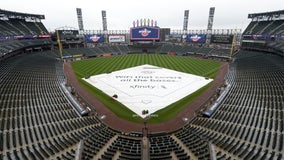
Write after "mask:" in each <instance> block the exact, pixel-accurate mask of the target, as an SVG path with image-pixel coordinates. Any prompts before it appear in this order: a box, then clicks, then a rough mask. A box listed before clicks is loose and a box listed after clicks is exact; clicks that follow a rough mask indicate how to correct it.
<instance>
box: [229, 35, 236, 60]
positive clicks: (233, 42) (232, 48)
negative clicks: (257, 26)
mask: <svg viewBox="0 0 284 160" xmlns="http://www.w3.org/2000/svg"><path fill="white" fill-rule="evenodd" d="M235 39H236V30H235V32H234V36H233V41H232V46H231V51H230V61H232V56H233V52H234V48H235Z"/></svg>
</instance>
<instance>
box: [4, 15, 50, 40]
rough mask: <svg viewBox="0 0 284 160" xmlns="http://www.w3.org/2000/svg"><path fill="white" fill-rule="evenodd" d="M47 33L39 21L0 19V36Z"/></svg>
mask: <svg viewBox="0 0 284 160" xmlns="http://www.w3.org/2000/svg"><path fill="white" fill-rule="evenodd" d="M40 34H48V31H47V29H46V28H45V27H44V25H43V24H42V23H41V22H27V21H25V20H22V19H9V20H0V37H6V36H21V35H23V36H24V35H40Z"/></svg>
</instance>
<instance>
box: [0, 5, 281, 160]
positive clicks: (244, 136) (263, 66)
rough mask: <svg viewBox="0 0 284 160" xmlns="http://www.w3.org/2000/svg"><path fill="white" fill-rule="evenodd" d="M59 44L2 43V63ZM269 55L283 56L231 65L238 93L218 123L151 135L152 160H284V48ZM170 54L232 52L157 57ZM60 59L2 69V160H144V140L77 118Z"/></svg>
mask: <svg viewBox="0 0 284 160" xmlns="http://www.w3.org/2000/svg"><path fill="white" fill-rule="evenodd" d="M1 12H3V10H1ZM13 26H14V27H13ZM272 27H274V29H273V28H272ZM282 27H283V22H280V21H272V22H252V23H251V24H250V25H249V26H248V29H247V30H246V31H245V32H246V33H261V34H262V33H271V32H275V33H279V32H280V31H281V30H283V29H282ZM17 28H21V30H19V29H17ZM44 32H45V30H44V26H43V25H42V23H34V22H32V23H30V22H25V21H23V20H9V21H2V20H1V23H0V33H1V35H16V34H32V33H37V34H41V33H44ZM51 44H52V42H51V41H50V39H36V40H34V39H24V40H5V41H1V42H0V56H1V58H2V57H5V56H6V55H14V54H13V53H16V52H17V51H18V52H19V53H23V52H26V51H27V50H26V49H29V48H34V47H37V46H42V47H43V46H46V45H51ZM262 47H264V49H266V50H269V51H270V52H273V53H278V55H275V54H267V53H264V52H255V51H246V50H241V51H239V52H238V54H236V55H235V56H234V57H233V60H232V62H231V63H230V67H229V72H228V75H227V76H226V77H225V78H226V81H227V82H228V83H229V85H230V88H229V89H228V91H227V92H226V95H222V98H223V99H222V101H221V102H220V104H218V105H219V106H218V109H217V110H215V112H214V113H212V115H211V116H210V118H208V117H203V116H196V117H195V118H193V119H191V120H190V121H189V122H187V123H186V124H185V125H184V126H183V127H182V128H180V129H179V130H177V131H173V132H170V133H168V132H162V131H161V133H160V134H149V136H148V140H149V146H148V147H149V148H148V149H149V150H148V151H149V159H169V160H170V159H182V160H188V159H218V160H223V159H246V160H261V159H269V160H284V155H283V153H284V147H283V144H284V119H283V118H284V108H283V106H284V59H283V57H281V56H279V53H282V51H283V49H284V48H283V47H284V44H283V42H282V41H272V42H269V43H266V46H262ZM267 47H268V48H267ZM272 49H273V50H272ZM140 51H141V50H140V49H137V48H135V47H130V46H128V45H125V44H122V45H98V46H96V47H93V48H80V47H79V48H69V49H64V52H63V56H66V57H67V56H71V57H72V56H76V55H80V54H83V55H84V56H86V57H97V56H98V57H99V56H101V55H103V54H105V53H111V54H113V55H120V54H126V53H137V52H140ZM168 52H175V53H177V54H181V55H190V54H200V55H206V56H216V57H219V56H221V57H222V56H224V57H228V56H229V55H228V54H229V49H226V48H209V47H200V46H193V45H175V44H164V45H162V46H160V47H157V48H156V49H150V52H149V53H168ZM57 55H58V54H57V51H39V52H37V51H35V52H32V53H30V54H20V55H18V56H14V57H10V58H7V59H3V60H2V61H1V63H0V93H1V94H0V117H1V119H0V159H3V160H9V159H70V160H71V159H76V158H78V157H79V158H78V159H86V160H87V159H102V160H105V159H120V160H125V159H137V160H139V159H142V157H143V154H142V150H143V149H144V147H145V146H143V145H142V142H143V141H142V140H143V139H142V134H140V133H139V134H136V135H135V134H134V135H132V134H128V133H127V134H126V133H123V132H122V131H117V130H114V129H113V128H111V126H107V125H105V124H104V123H103V122H102V121H101V119H100V118H99V117H97V115H96V111H95V110H93V112H92V114H89V115H88V116H84V117H82V116H80V115H78V114H77V112H76V111H75V110H74V106H73V105H74V103H71V102H70V100H68V99H67V98H66V96H65V94H64V93H63V92H62V91H61V89H60V85H61V84H62V83H63V82H65V81H66V79H65V75H64V68H63V65H62V62H60V61H58V60H57V58H58V56H57ZM76 105H78V106H79V105H80V104H78V103H76ZM81 107H82V106H81ZM146 147H147V146H146ZM214 156H216V158H214Z"/></svg>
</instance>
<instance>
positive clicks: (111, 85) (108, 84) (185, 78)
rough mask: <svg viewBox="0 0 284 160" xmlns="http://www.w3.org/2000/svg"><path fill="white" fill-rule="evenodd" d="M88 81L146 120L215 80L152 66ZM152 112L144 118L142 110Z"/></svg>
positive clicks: (118, 72) (97, 76) (134, 68)
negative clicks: (147, 117)
mask: <svg viewBox="0 0 284 160" xmlns="http://www.w3.org/2000/svg"><path fill="white" fill-rule="evenodd" d="M83 79H84V80H85V81H86V82H88V83H90V84H91V85H93V86H94V87H96V88H98V89H100V90H101V91H103V92H104V93H106V94H107V95H109V96H110V97H113V96H114V95H116V96H117V98H114V99H116V100H117V101H119V102H120V103H122V104H123V105H125V106H126V107H128V108H129V109H130V110H132V111H133V112H135V113H136V114H137V115H139V116H141V117H142V118H145V117H146V116H148V115H149V114H152V113H154V112H156V111H158V110H160V109H162V108H165V107H167V106H169V105H170V104H172V103H174V102H176V101H178V100H180V99H182V98H184V97H185V96H187V95H189V94H191V93H193V92H195V91H197V90H198V89H200V88H201V87H203V86H205V85H207V84H208V83H210V82H211V81H213V80H212V79H208V78H207V79H206V78H205V77H201V76H196V75H192V74H187V73H182V72H177V71H174V70H170V69H166V68H161V67H157V66H152V65H147V64H146V65H142V66H137V67H132V68H127V69H123V70H119V71H114V72H111V73H105V74H100V75H95V76H91V77H89V78H88V79H85V78H83ZM143 110H148V114H145V115H143V114H142V111H143Z"/></svg>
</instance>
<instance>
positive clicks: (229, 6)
mask: <svg viewBox="0 0 284 160" xmlns="http://www.w3.org/2000/svg"><path fill="white" fill-rule="evenodd" d="M210 7H215V17H214V24H213V29H235V28H238V29H244V28H246V27H247V25H248V24H249V22H250V20H249V19H248V18H247V15H248V14H249V13H258V12H268V11H276V10H283V9H284V2H283V0H234V1H233V0H141V1H139V0H45V1H43V0H22V1H21V0H2V2H1V7H0V8H1V9H5V10H10V11H17V12H24V13H34V14H44V15H45V20H43V21H42V22H43V23H44V25H45V26H46V28H47V29H48V30H54V29H55V28H58V27H63V26H68V27H75V28H78V23H77V14H76V8H82V14H83V22H84V29H85V30H100V29H102V17H101V11H102V10H106V14H107V24H108V29H109V30H126V29H129V28H130V27H132V22H133V21H134V20H137V19H141V18H142V19H144V18H146V19H148V18H149V19H154V20H157V22H158V26H159V27H162V28H171V29H182V25H183V16H184V10H189V23H188V29H194V30H195V29H206V28H207V21H208V14H209V8H210Z"/></svg>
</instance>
